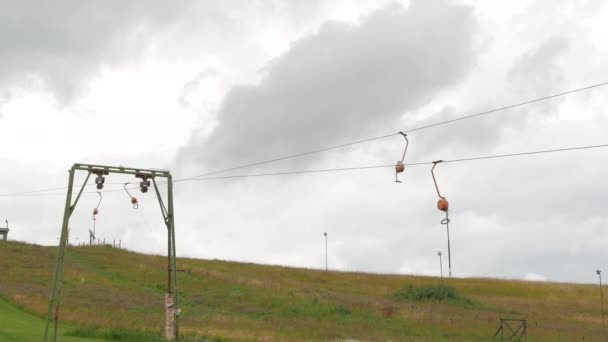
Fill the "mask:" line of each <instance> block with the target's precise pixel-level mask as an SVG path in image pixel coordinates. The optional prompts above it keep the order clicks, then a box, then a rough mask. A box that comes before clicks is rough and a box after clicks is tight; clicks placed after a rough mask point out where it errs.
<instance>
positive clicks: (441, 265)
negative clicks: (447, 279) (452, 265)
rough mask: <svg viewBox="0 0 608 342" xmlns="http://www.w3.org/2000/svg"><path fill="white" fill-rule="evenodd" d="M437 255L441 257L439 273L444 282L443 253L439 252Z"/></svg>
mask: <svg viewBox="0 0 608 342" xmlns="http://www.w3.org/2000/svg"><path fill="white" fill-rule="evenodd" d="M437 255H439V272H440V275H441V280H443V260H442V258H441V251H439V252H437Z"/></svg>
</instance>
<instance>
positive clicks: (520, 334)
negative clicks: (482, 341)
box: [494, 318, 528, 341]
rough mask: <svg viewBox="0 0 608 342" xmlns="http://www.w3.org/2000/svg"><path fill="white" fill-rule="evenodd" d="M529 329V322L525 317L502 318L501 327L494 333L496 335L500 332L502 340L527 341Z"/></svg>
mask: <svg viewBox="0 0 608 342" xmlns="http://www.w3.org/2000/svg"><path fill="white" fill-rule="evenodd" d="M507 329H508V330H507ZM527 329H528V324H527V322H526V320H525V319H514V318H501V319H500V327H499V328H498V330H496V333H494V337H497V336H498V334H499V333H500V340H501V341H527V340H528V332H527Z"/></svg>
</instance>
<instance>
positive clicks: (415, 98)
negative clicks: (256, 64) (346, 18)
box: [181, 1, 476, 167]
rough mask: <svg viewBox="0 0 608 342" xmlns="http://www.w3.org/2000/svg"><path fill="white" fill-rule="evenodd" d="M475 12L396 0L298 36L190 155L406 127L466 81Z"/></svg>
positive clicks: (236, 154)
mask: <svg viewBox="0 0 608 342" xmlns="http://www.w3.org/2000/svg"><path fill="white" fill-rule="evenodd" d="M471 12H472V11H471V8H469V7H466V6H460V5H453V4H450V3H448V2H445V1H432V2H429V1H413V2H412V4H411V6H410V7H409V8H408V9H405V8H402V7H401V6H397V5H392V6H389V7H386V8H384V9H381V10H378V11H376V12H374V13H372V14H371V15H369V16H367V17H365V18H362V20H361V21H360V24H358V25H354V24H347V23H339V22H328V23H326V24H324V25H323V26H322V27H321V28H320V30H319V31H318V33H316V34H314V35H311V36H308V37H305V38H302V39H300V40H298V41H296V42H294V43H293V44H292V46H291V48H290V49H289V51H287V52H286V53H285V54H283V55H281V56H279V57H278V58H276V59H275V60H273V61H271V62H270V63H269V64H268V65H267V66H266V67H265V69H264V70H263V73H264V75H263V77H262V80H261V81H260V83H259V84H256V85H241V86H237V87H235V88H233V89H232V90H231V91H230V92H229V93H228V94H227V95H226V97H225V99H224V102H223V104H222V106H221V109H220V111H219V113H218V120H219V125H218V127H217V129H216V130H215V131H213V133H212V134H211V135H210V136H208V137H200V136H197V135H196V133H195V135H194V138H193V139H192V141H191V142H190V144H189V145H188V146H186V147H185V148H184V149H183V150H182V151H181V157H182V158H189V159H190V158H193V159H195V160H196V161H197V162H198V163H202V164H205V165H209V164H214V166H215V167H217V166H219V165H218V164H223V163H229V164H232V163H234V162H236V161H238V162H247V161H252V160H256V159H262V158H267V157H268V156H276V155H283V154H286V153H293V152H298V151H303V150H307V149H311V148H314V147H317V146H325V145H328V144H332V143H335V142H341V141H345V140H348V139H352V138H356V137H361V136H366V135H367V134H370V133H374V132H376V131H377V130H381V131H382V132H386V131H387V129H388V130H389V131H390V130H391V129H394V130H397V128H396V127H397V126H396V122H397V121H398V119H399V117H400V116H401V115H402V114H403V113H404V112H405V111H407V110H412V109H415V108H417V107H419V106H421V105H423V104H425V103H427V102H428V101H429V100H430V99H431V98H432V97H433V96H434V95H435V93H436V92H437V91H438V90H441V89H443V88H446V87H448V86H451V85H454V84H456V83H458V82H459V81H460V80H462V79H463V77H464V76H465V75H466V74H467V71H468V70H469V67H470V66H471V64H472V62H473V59H474V49H473V35H474V33H475V29H476V21H475V19H474V18H473V16H472V13H471Z"/></svg>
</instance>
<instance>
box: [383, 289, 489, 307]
mask: <svg viewBox="0 0 608 342" xmlns="http://www.w3.org/2000/svg"><path fill="white" fill-rule="evenodd" d="M393 297H395V298H397V299H409V300H413V301H417V302H446V303H451V304H464V305H469V306H476V307H482V305H481V303H479V302H478V301H476V300H473V299H470V298H468V297H465V296H463V295H461V294H460V293H458V291H456V289H455V288H454V287H452V286H449V285H446V284H443V283H440V284H429V285H422V286H414V285H412V284H408V285H406V286H404V287H402V288H401V289H399V290H398V291H397V292H395V293H394V294H393Z"/></svg>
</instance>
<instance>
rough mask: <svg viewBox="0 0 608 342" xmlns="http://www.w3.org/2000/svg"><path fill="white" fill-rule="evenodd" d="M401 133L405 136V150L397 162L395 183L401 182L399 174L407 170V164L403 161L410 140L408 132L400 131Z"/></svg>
mask: <svg viewBox="0 0 608 342" xmlns="http://www.w3.org/2000/svg"><path fill="white" fill-rule="evenodd" d="M399 134H401V135H402V136H403V138H405V150H403V156H402V157H401V160H398V161H397V164H395V183H401V181H400V180H399V177H398V174H400V173H402V172H403V171H405V164H404V163H403V161H404V160H405V153H407V147H408V146H409V144H410V142H409V140H407V134H405V133H403V132H399Z"/></svg>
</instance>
